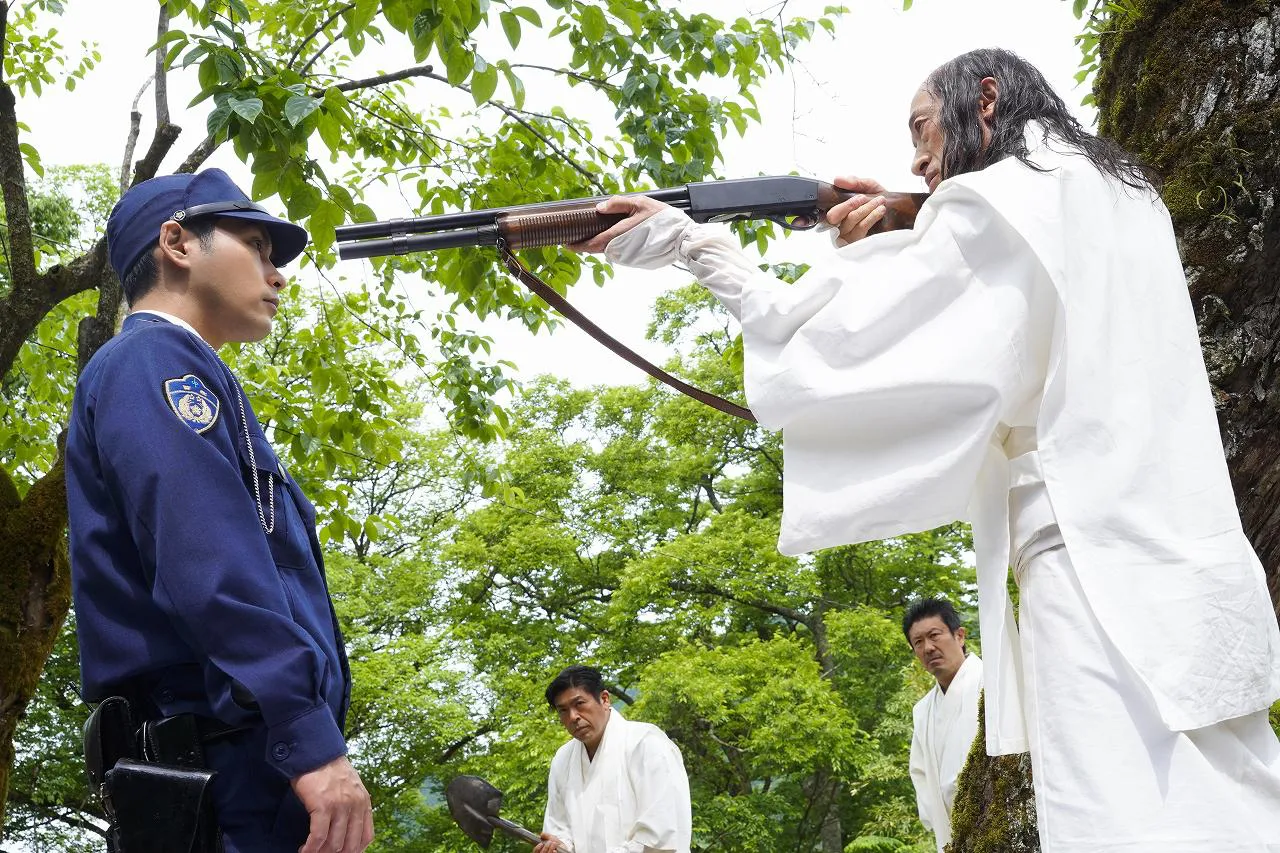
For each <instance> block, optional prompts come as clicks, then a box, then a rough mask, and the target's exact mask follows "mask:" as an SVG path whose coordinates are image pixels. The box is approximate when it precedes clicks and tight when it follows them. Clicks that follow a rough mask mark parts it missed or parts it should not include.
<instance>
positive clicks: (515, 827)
mask: <svg viewBox="0 0 1280 853" xmlns="http://www.w3.org/2000/svg"><path fill="white" fill-rule="evenodd" d="M485 819H486V820H487V821H489V823H491V824H492V825H493V826H495V827H496V828H498V829H501V830H502V831H503V832H505V833H506V834H507V835H510V836H511V837H512V838H519V839H520V840H521V841H527V842H528V843H530V844H541V843H542V838H541V837H540V836H537V835H534V834H533V833H532V832H530V831H529V830H527V829H525V828H524V827H523V826H521V825H520V824H518V823H512V822H511V821H509V820H504V819H503V818H500V817H497V816H495V815H490V816H489V817H487V818H485ZM557 848H558V849H559V850H562V851H564V853H569V848H567V847H565V846H564V845H563V844H560V845H557Z"/></svg>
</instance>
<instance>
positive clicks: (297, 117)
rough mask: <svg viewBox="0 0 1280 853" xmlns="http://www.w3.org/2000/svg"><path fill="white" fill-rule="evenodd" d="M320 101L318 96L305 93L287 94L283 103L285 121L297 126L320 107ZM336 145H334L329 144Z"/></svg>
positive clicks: (291, 125)
mask: <svg viewBox="0 0 1280 853" xmlns="http://www.w3.org/2000/svg"><path fill="white" fill-rule="evenodd" d="M321 103H322V101H321V100H320V99H319V98H312V97H308V96H307V95H300V94H294V95H290V96H289V100H287V101H285V104H284V117H285V121H287V122H289V126H290V127H297V126H298V125H299V124H301V123H302V120H303V119H305V118H306V117H307V116H309V115H311V114H312V113H313V112H315V111H316V110H318V109H320V104H321ZM330 147H331V148H332V147H336V146H332V145H331V146H330Z"/></svg>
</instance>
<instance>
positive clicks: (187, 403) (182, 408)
mask: <svg viewBox="0 0 1280 853" xmlns="http://www.w3.org/2000/svg"><path fill="white" fill-rule="evenodd" d="M164 393H165V398H166V399H168V401H169V408H171V409H173V413H174V414H175V415H177V416H178V420H180V421H182V422H183V423H184V424H186V425H187V426H189V427H191V428H192V429H193V430H195V431H196V432H204V431H205V430H207V429H209V427H211V426H213V425H214V424H215V423H217V421H218V410H219V409H220V408H221V405H222V404H221V403H220V402H219V400H218V396H217V395H216V394H214V393H213V392H212V391H210V390H209V389H208V388H206V387H205V385H204V383H203V382H201V381H200V380H199V379H198V378H197V377H195V376H194V375H192V374H190V373H188V374H187V375H186V376H183V377H182V378H181V379H166V380H165V383H164Z"/></svg>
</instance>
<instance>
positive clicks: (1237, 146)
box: [1095, 0, 1280, 613]
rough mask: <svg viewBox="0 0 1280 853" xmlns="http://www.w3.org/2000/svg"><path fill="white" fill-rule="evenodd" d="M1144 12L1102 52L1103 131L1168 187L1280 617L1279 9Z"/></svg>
mask: <svg viewBox="0 0 1280 853" xmlns="http://www.w3.org/2000/svg"><path fill="white" fill-rule="evenodd" d="M1141 9H1142V11H1141V13H1139V14H1135V15H1132V16H1127V17H1121V18H1120V19H1118V20H1116V21H1114V22H1113V23H1114V26H1113V27H1112V30H1113V32H1112V33H1111V34H1110V35H1108V36H1106V37H1104V38H1103V40H1102V42H1101V60H1102V64H1101V68H1100V69H1099V72H1098V79H1097V84H1096V86H1095V94H1096V97H1097V101H1098V105H1099V107H1100V110H1101V112H1100V116H1099V130H1100V132H1101V133H1102V134H1103V135H1105V136H1109V137H1111V138H1113V139H1115V140H1116V141H1117V142H1118V143H1120V144H1121V145H1122V146H1124V147H1125V148H1126V149H1128V150H1130V151H1133V152H1135V153H1137V154H1139V155H1141V156H1142V157H1143V158H1144V159H1145V160H1146V161H1147V162H1148V163H1150V164H1151V165H1152V166H1154V167H1155V169H1156V171H1157V172H1159V174H1160V175H1161V176H1162V177H1163V178H1164V180H1165V188H1164V192H1163V196H1164V199H1165V203H1166V204H1167V205H1168V206H1169V211H1170V213H1172V215H1173V225H1174V230H1175V232H1176V233H1177V235H1178V241H1179V245H1180V248H1181V250H1182V260H1183V264H1184V266H1185V267H1186V271H1187V281H1188V284H1189V286H1190V289H1191V298H1192V302H1193V304H1194V305H1195V310H1196V317H1197V319H1198V321H1199V326H1200V338H1201V344H1202V346H1203V349H1204V355H1205V362H1206V364H1207V365H1208V368H1209V378H1210V380H1211V382H1212V383H1213V389H1214V396H1215V399H1216V403H1217V408H1218V422H1219V426H1220V427H1221V430H1222V440H1223V445H1224V447H1225V449H1226V454H1227V465H1228V467H1229V469H1230V471H1231V480H1232V484H1233V485H1234V486H1235V492H1236V499H1237V501H1238V503H1239V506H1240V517H1241V520H1242V521H1243V523H1244V529H1245V532H1246V533H1247V534H1248V536H1249V539H1250V541H1251V542H1253V546H1254V548H1255V549H1256V550H1257V552H1258V556H1259V557H1260V558H1261V560H1262V564H1263V566H1264V567H1265V568H1266V573H1267V581H1268V585H1269V587H1270V590H1271V599H1272V603H1273V604H1275V605H1276V607H1277V613H1280V453H1277V452H1276V448H1277V447H1280V386H1277V384H1276V375H1277V369H1278V368H1280V294H1278V293H1277V283H1280V275H1278V274H1277V272H1276V270H1277V268H1278V266H1280V211H1278V210H1277V207H1276V195H1277V189H1276V188H1277V186H1280V133H1277V130H1276V128H1277V127H1280V50H1278V49H1277V48H1278V45H1277V41H1280V2H1277V0H1254V1H1253V2H1227V0H1160V2H1151V3H1143V4H1141Z"/></svg>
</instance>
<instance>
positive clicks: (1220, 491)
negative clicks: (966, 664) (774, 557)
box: [578, 50, 1280, 853]
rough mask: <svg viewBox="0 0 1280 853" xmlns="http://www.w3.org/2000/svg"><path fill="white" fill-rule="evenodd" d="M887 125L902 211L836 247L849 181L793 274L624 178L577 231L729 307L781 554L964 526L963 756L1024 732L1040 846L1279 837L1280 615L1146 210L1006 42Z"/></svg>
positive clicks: (952, 65)
mask: <svg viewBox="0 0 1280 853" xmlns="http://www.w3.org/2000/svg"><path fill="white" fill-rule="evenodd" d="M909 124H910V130H911V136H912V142H913V144H914V145H915V146H916V154H915V160H914V162H913V169H914V171H915V172H916V174H918V175H921V176H922V177H924V178H925V179H926V181H927V182H928V184H929V188H930V190H931V191H932V195H931V197H930V199H929V200H928V201H927V202H926V203H925V205H924V207H923V209H922V210H921V212H920V215H919V217H918V218H917V220H916V224H915V227H914V229H913V230H910V231H905V232H903V231H900V232H894V233H890V234H885V235H882V236H876V237H875V238H874V239H867V240H862V239H859V238H860V237H862V236H865V234H866V230H867V226H868V225H869V224H870V223H871V221H872V220H874V219H875V218H877V217H878V216H879V215H880V214H879V213H878V211H879V209H880V207H881V206H882V201H881V200H880V199H878V197H874V195H872V194H873V193H875V192H880V191H882V190H881V189H880V188H879V187H878V185H875V184H873V183H871V182H865V181H863V182H857V181H848V182H846V183H845V186H848V187H850V188H853V189H857V190H862V191H865V192H866V193H867V195H862V196H857V197H855V198H853V199H850V201H848V202H845V203H844V204H842V205H840V206H838V207H836V208H833V209H832V210H831V211H830V214H829V217H828V218H829V219H830V220H831V221H832V222H833V224H837V225H838V226H839V228H840V232H839V236H840V240H839V241H838V245H839V244H841V243H843V244H847V245H845V246H844V248H842V249H841V250H840V251H839V253H838V256H837V258H836V259H835V260H833V261H832V262H830V263H829V264H827V265H818V266H815V267H814V268H813V269H811V270H810V271H809V272H808V273H807V274H806V275H805V276H804V277H803V278H802V279H801V281H800V282H799V283H797V284H796V285H795V286H792V287H787V286H785V285H783V284H782V283H780V282H778V281H777V280H775V279H773V278H772V277H770V276H768V275H766V274H764V273H761V272H760V271H759V269H758V267H757V265H756V264H755V263H753V262H752V261H751V260H749V259H748V258H746V257H745V256H744V255H743V254H742V253H741V251H740V250H739V248H738V244H737V241H736V240H735V239H733V238H732V237H731V236H729V235H727V234H725V233H723V231H722V230H716V229H715V228H714V227H713V226H700V225H695V224H694V223H692V222H691V221H690V220H689V219H688V218H687V217H685V216H684V215H683V214H682V213H680V212H678V211H675V210H671V209H669V208H666V206H665V205H662V204H660V203H658V202H655V201H653V200H652V199H648V198H644V197H617V198H614V199H610V200H609V201H607V202H604V203H602V204H601V205H600V209H601V211H602V212H611V213H628V214H630V215H629V216H627V217H626V218H625V219H624V220H622V221H621V222H620V223H618V224H617V225H615V226H614V227H612V228H610V229H609V230H608V231H606V232H604V233H603V234H602V235H600V236H599V237H598V238H593V239H592V240H590V241H587V242H586V243H584V244H582V245H581V246H579V247H578V248H581V249H584V250H587V251H599V250H601V249H603V248H605V247H606V245H607V254H608V256H609V258H610V259H611V260H614V261H617V262H621V263H625V264H630V265H633V266H644V267H656V266H661V265H664V264H669V263H673V262H680V263H684V264H685V265H687V266H688V268H689V269H690V270H691V271H692V272H693V273H694V275H695V276H697V278H698V279H699V280H700V281H701V282H702V283H703V284H704V285H705V286H707V287H708V288H709V289H710V290H711V291H712V292H713V293H714V294H715V295H716V297H717V298H718V299H719V300H720V301H721V302H722V303H723V304H724V305H725V306H727V307H728V308H729V310H730V311H731V312H733V314H734V315H735V316H737V317H738V318H739V320H740V321H741V323H742V329H743V340H744V349H745V382H746V392H747V399H748V401H749V402H750V404H751V407H752V410H753V411H754V412H755V414H756V416H757V418H758V419H759V421H760V423H761V424H762V425H764V426H766V427H769V428H772V429H780V430H782V431H783V442H784V454H785V469H786V473H785V477H784V487H783V488H784V510H783V520H782V534H781V538H780V540H779V548H780V550H782V551H783V552H784V553H788V554H796V553H802V552H805V551H810V550H813V549H817V548H825V547H829V546H834V545H841V544H848V543H855V542H862V541H867V540H874V539H881V538H885V537H889V536H896V535H901V534H904V533H908V532H911V531H918V530H925V529H929V528H932V527H935V526H938V525H941V524H944V523H947V522H949V521H953V520H955V519H966V520H968V521H970V522H971V523H972V525H973V532H974V549H975V553H976V558H977V567H978V587H979V621H980V627H981V629H982V639H983V650H984V654H985V658H986V660H985V667H984V670H985V672H984V680H985V689H986V697H987V698H986V714H987V717H986V735H987V749H988V752H990V753H991V754H1007V753H1012V752H1018V751H1022V750H1026V749H1028V748H1029V749H1030V751H1031V757H1032V769H1033V774H1034V783H1035V791H1036V807H1037V815H1038V821H1039V832H1040V840H1041V846H1042V849H1043V850H1044V851H1045V853H1077V851H1079V853H1085V851H1088V853H1108V851H1115V853H1147V851H1151V853H1157V851H1158V853H1202V851H1213V853H1236V851H1239V852H1240V853H1245V851H1247V852H1248V853H1275V851H1280V743H1278V742H1277V739H1276V736H1275V734H1274V733H1273V732H1272V731H1271V730H1270V728H1269V726H1268V724H1267V719H1266V711H1267V708H1268V706H1269V705H1270V704H1271V703H1272V702H1274V701H1275V700H1276V698H1277V697H1280V630H1278V629H1277V624H1276V617H1275V613H1274V611H1273V610H1272V605H1271V602H1270V600H1269V598H1268V594H1267V591H1266V586H1265V582H1264V574H1263V571H1262V567H1261V565H1260V564H1259V562H1258V559H1257V557H1256V555H1255V554H1254V552H1253V549H1252V548H1251V547H1250V545H1249V542H1248V540H1247V539H1246V538H1245V536H1244V533H1243V531H1242V530H1241V527H1240V520H1239V515H1238V513H1237V510H1236V506H1235V502H1234V496H1233V494H1232V491H1231V483H1230V480H1229V478H1228V474H1227V468H1226V464H1225V460H1224V457H1223V452H1222V444H1221V439H1220V437H1219V434H1218V428H1217V420H1216V417H1215V413H1214V407H1213V399H1212V396H1211V393H1210V387H1209V383H1208V378H1207V375H1206V372H1205V367H1204V362H1203V358H1202V356H1201V353H1200V347H1199V340H1198V337H1197V334H1196V324H1195V317H1194V315H1193V312H1192V309H1191V304H1190V300H1189V299H1188V295H1187V289H1186V280H1185V277H1184V274H1183V270H1182V266H1181V263H1180V261H1179V258H1178V252H1177V246H1176V244H1175V241H1174V235H1173V229H1172V226H1171V223H1170V220H1169V214H1168V211H1167V210H1166V209H1165V207H1164V205H1163V204H1162V203H1161V202H1160V201H1159V198H1158V197H1157V195H1156V193H1155V191H1154V189H1153V187H1152V186H1151V185H1150V183H1149V182H1148V180H1147V178H1146V177H1145V173H1144V172H1143V171H1142V170H1141V168H1140V167H1139V166H1137V165H1136V164H1135V163H1134V162H1133V161H1132V160H1131V159H1129V158H1128V156H1127V155H1125V153H1124V152H1123V151H1121V150H1120V149H1118V148H1116V147H1115V146H1114V145H1112V144H1111V143H1108V142H1106V141H1105V140H1100V139H1097V138H1096V137H1094V136H1092V135H1090V134H1088V133H1087V132H1086V131H1084V130H1083V129H1082V128H1081V127H1080V125H1079V123H1078V122H1077V121H1076V120H1075V119H1074V118H1073V117H1072V116H1071V115H1070V112H1069V111H1068V110H1067V109H1066V107H1065V105H1064V104H1063V102H1062V99H1061V98H1059V97H1058V96H1057V95H1056V93H1054V92H1053V90H1052V88H1051V87H1049V85H1048V83H1047V82H1046V81H1045V80H1044V78H1043V76H1042V75H1041V74H1040V73H1039V72H1038V71H1036V69H1034V68H1033V67H1032V66H1030V65H1029V64H1027V63H1026V62H1025V61H1023V60H1021V59H1019V58H1018V57H1016V56H1014V55H1013V54H1011V53H1008V52H1007V51H1001V50H981V51H974V52H972V53H969V54H965V55H963V56H960V57H957V58H956V59H954V60H952V61H950V62H948V63H947V64H945V65H943V66H942V67H941V68H939V69H938V70H937V71H935V72H934V73H933V74H931V75H930V77H929V79H928V80H927V81H926V82H925V85H924V86H923V87H922V88H921V90H920V92H918V93H917V95H916V98H915V99H914V100H913V102H912V111H911V114H910V122H909ZM868 196H871V197H869V198H868ZM624 232H629V233H625V234H624ZM619 235H623V236H619ZM1011 565H1012V566H1013V569H1014V573H1015V578H1016V579H1017V581H1018V583H1019V584H1020V590H1021V617H1020V624H1019V625H1015V623H1014V620H1013V612H1012V609H1011V607H1010V606H1009V599H1008V592H1007V587H1006V578H1007V575H1008V571H1009V567H1010V566H1011Z"/></svg>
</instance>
